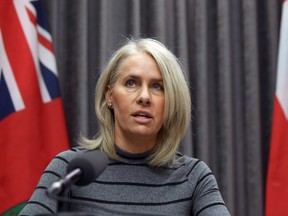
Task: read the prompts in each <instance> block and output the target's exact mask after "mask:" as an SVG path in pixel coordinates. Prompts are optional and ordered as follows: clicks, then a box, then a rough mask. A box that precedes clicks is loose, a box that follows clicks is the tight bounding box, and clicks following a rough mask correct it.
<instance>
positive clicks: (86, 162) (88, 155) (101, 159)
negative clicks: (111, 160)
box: [67, 150, 108, 186]
mask: <svg viewBox="0 0 288 216" xmlns="http://www.w3.org/2000/svg"><path fill="white" fill-rule="evenodd" d="M107 165H108V157H107V155H106V154H105V153H103V152H102V151H98V150H97V151H96V150H93V151H88V152H85V153H83V154H81V155H78V156H76V157H75V158H74V159H73V160H72V161H71V162H70V163H69V164H68V167H67V173H70V172H71V171H73V170H75V169H77V168H79V169H81V171H82V175H81V177H80V178H79V180H78V181H76V182H75V184H76V185H78V186H85V185H88V184H90V183H92V182H93V181H94V180H95V179H96V178H97V177H98V176H99V175H100V174H101V173H102V172H103V171H104V170H105V169H106V167H107Z"/></svg>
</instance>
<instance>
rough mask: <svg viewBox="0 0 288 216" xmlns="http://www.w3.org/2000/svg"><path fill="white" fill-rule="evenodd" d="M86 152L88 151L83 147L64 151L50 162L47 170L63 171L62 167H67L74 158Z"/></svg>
mask: <svg viewBox="0 0 288 216" xmlns="http://www.w3.org/2000/svg"><path fill="white" fill-rule="evenodd" d="M86 151H87V150H86V149H84V148H81V147H72V148H70V149H68V150H65V151H62V152H60V153H58V154H57V155H56V156H55V157H54V158H53V159H52V160H51V161H50V163H49V165H48V166H47V168H46V170H51V171H52V170H61V167H62V168H64V167H66V166H67V165H68V164H69V162H70V161H71V160H72V159H73V158H74V157H76V156H77V155H79V154H82V153H84V152H86Z"/></svg>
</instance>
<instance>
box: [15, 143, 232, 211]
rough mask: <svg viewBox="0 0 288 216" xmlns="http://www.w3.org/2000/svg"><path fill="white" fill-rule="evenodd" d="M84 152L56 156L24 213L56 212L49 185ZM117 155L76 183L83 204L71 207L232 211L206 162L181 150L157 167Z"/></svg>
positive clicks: (75, 196)
mask: <svg viewBox="0 0 288 216" xmlns="http://www.w3.org/2000/svg"><path fill="white" fill-rule="evenodd" d="M83 152H84V150H83V149H80V148H72V149H71V150H68V151H65V152H62V153H60V154H59V155H57V156H56V157H55V158H54V159H53V160H52V161H51V163H50V165H49V166H48V167H47V168H46V170H45V172H44V173H43V175H42V177H41V179H40V182H39V184H38V186H37V188H36V190H35V192H34V193H33V195H32V197H31V199H30V201H29V203H28V204H27V205H26V207H25V208H24V209H23V211H22V212H21V213H20V215H22V216H24V215H37V214H52V213H55V212H57V201H55V200H54V199H52V198H50V197H48V196H47V195H46V189H47V188H48V187H49V186H50V185H51V184H52V182H54V181H56V180H58V179H59V178H60V177H62V176H64V175H65V174H66V167H67V164H68V163H69V161H71V160H72V159H73V158H74V157H75V156H76V155H78V154H81V153H83ZM118 154H119V155H120V156H121V157H122V159H123V160H121V162H120V161H113V160H111V161H110V163H109V165H108V167H107V168H106V170H105V171H104V172H103V173H102V174H101V175H100V176H99V177H98V178H97V179H96V180H95V181H94V182H93V183H91V184H90V185H88V186H85V187H78V186H74V185H73V186H72V188H71V190H70V198H71V199H73V201H78V202H80V203H81V204H77V203H76V204H75V203H73V204H70V211H73V212H85V213H87V215H88V213H89V215H102V216H104V215H173V216H175V215H177V216H178V215H194V216H208V215H209V216H210V215H211V216H212V215H213V216H217V215H221V216H226V215H230V214H229V212H228V210H227V208H226V206H225V203H224V202H223V199H222V197H221V194H220V192H219V189H218V186H217V183H216V180H215V177H214V175H213V174H212V172H211V170H210V169H209V168H208V166H207V165H206V164H205V163H204V162H202V161H200V160H198V159H194V158H190V157H187V156H184V155H182V154H180V153H177V155H176V160H175V162H174V163H173V164H171V165H169V166H167V167H161V168H155V167H151V166H149V165H147V164H146V163H145V158H143V157H137V156H136V157H135V156H133V155H132V156H131V157H130V156H129V155H127V154H123V153H121V152H118ZM142 156H143V155H142Z"/></svg>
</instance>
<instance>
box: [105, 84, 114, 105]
mask: <svg viewBox="0 0 288 216" xmlns="http://www.w3.org/2000/svg"><path fill="white" fill-rule="evenodd" d="M105 100H106V104H107V106H108V107H109V108H112V107H113V103H112V87H111V86H110V85H108V86H107V88H106V92H105Z"/></svg>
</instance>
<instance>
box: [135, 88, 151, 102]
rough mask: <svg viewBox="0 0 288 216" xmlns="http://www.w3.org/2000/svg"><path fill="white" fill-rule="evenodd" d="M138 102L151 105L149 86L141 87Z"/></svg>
mask: <svg viewBox="0 0 288 216" xmlns="http://www.w3.org/2000/svg"><path fill="white" fill-rule="evenodd" d="M137 103H139V104H142V105H149V104H150V103H151V96H150V92H149V88H148V87H146V86H143V87H142V88H141V89H140V92H139V95H138V98H137Z"/></svg>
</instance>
